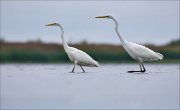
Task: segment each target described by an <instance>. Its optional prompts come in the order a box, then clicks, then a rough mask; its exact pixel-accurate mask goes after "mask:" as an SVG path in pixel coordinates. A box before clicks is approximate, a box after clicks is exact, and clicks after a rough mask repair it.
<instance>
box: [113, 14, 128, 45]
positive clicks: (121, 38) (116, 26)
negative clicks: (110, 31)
mask: <svg viewBox="0 0 180 110" xmlns="http://www.w3.org/2000/svg"><path fill="white" fill-rule="evenodd" d="M112 20H113V21H114V22H115V31H116V33H117V35H118V37H119V39H120V41H121V43H122V44H124V43H126V40H125V39H124V38H123V37H122V36H121V35H120V34H119V31H118V22H117V21H116V19H114V18H113V17H112Z"/></svg>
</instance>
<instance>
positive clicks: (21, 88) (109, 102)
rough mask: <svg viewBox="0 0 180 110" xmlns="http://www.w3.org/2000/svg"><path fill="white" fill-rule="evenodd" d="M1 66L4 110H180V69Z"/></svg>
mask: <svg viewBox="0 0 180 110" xmlns="http://www.w3.org/2000/svg"><path fill="white" fill-rule="evenodd" d="M145 67H146V69H147V72H146V73H144V74H134V73H127V71H128V70H137V69H139V66H138V65H137V64H101V66H100V67H99V68H90V67H84V69H85V71H87V73H81V72H82V70H81V69H80V67H78V66H77V68H76V69H75V73H70V71H71V70H72V68H73V64H1V67H0V70H1V108H2V109H131V108H133V109H179V71H180V67H179V65H178V64H168V65H166V64H163V65H162V64H146V65H145Z"/></svg>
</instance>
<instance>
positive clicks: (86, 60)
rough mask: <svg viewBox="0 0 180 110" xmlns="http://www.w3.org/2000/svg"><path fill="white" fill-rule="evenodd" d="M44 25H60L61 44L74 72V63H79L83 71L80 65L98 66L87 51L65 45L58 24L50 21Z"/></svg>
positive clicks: (62, 33)
mask: <svg viewBox="0 0 180 110" xmlns="http://www.w3.org/2000/svg"><path fill="white" fill-rule="evenodd" d="M46 26H58V27H60V29H61V39H62V44H63V47H64V50H65V52H66V53H67V55H68V57H69V59H70V61H71V62H73V63H74V68H73V70H72V72H74V69H75V66H76V65H79V66H80V67H81V69H82V70H83V72H85V71H84V69H83V68H82V66H90V67H98V66H99V64H98V62H97V61H95V60H94V59H92V58H91V57H90V56H89V55H88V54H87V53H85V52H83V51H82V50H79V49H77V48H74V47H70V46H68V45H67V43H66V42H65V40H64V30H63V28H62V26H61V25H60V24H58V23H52V24H48V25H46Z"/></svg>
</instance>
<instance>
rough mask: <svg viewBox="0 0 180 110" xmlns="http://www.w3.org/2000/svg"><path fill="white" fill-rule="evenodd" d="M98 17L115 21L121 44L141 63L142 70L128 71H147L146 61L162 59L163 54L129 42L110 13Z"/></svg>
mask: <svg viewBox="0 0 180 110" xmlns="http://www.w3.org/2000/svg"><path fill="white" fill-rule="evenodd" d="M96 18H107V19H112V20H113V21H114V22H115V31H116V33H117V35H118V37H119V39H120V41H121V44H122V46H123V48H124V49H125V50H126V51H127V53H128V54H129V55H130V56H131V57H132V58H133V59H134V60H136V61H137V62H138V63H139V65H140V71H128V72H130V73H131V72H145V71H146V69H145V67H144V65H143V62H144V61H153V60H162V59H163V55H162V54H160V53H158V52H154V51H153V50H151V49H149V48H147V47H145V46H143V45H139V44H136V43H133V42H128V41H126V40H125V39H124V38H123V36H121V35H120V33H119V31H118V22H117V21H116V20H115V19H114V18H113V17H112V16H110V15H108V16H97V17H96Z"/></svg>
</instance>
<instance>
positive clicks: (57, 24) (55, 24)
mask: <svg viewBox="0 0 180 110" xmlns="http://www.w3.org/2000/svg"><path fill="white" fill-rule="evenodd" d="M59 25H60V24H59V23H51V24H47V25H45V26H59Z"/></svg>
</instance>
